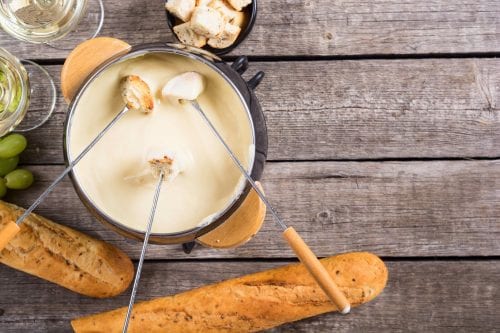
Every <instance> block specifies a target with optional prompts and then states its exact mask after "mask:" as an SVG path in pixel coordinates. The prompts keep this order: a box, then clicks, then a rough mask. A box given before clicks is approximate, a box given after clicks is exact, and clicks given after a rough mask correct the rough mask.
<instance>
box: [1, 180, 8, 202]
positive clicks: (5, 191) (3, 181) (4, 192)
mask: <svg viewBox="0 0 500 333" xmlns="http://www.w3.org/2000/svg"><path fill="white" fill-rule="evenodd" d="M6 194H7V186H5V179H3V178H0V198H3V197H4V196H5V195H6Z"/></svg>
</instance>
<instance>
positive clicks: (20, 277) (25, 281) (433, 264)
mask: <svg viewBox="0 0 500 333" xmlns="http://www.w3.org/2000/svg"><path fill="white" fill-rule="evenodd" d="M285 264H286V263H285V262H272V261H268V262H244V261H237V262H218V261H214V262H146V263H145V266H144V272H143V275H142V278H141V285H140V287H139V291H138V299H139V300H146V299H150V298H154V297H160V296H165V295H170V294H174V293H178V292H181V291H186V290H189V289H192V288H196V287H199V286H202V285H205V284H209V283H214V282H217V281H221V280H224V279H229V278H233V277H238V276H241V275H244V274H249V273H254V272H258V271H261V270H265V269H269V268H273V267H277V266H280V265H285ZM386 264H387V266H388V269H389V282H388V284H387V287H386V288H385V290H384V292H383V293H382V294H381V295H380V296H379V297H378V298H377V299H375V300H374V301H372V302H370V303H369V304H366V305H363V306H361V307H359V308H356V309H354V310H353V311H352V312H351V314H349V315H347V316H342V315H339V314H326V315H323V316H319V317H315V318H311V319H308V320H305V321H301V322H297V323H293V324H289V325H286V326H282V327H280V328H276V329H273V330H270V331H269V332H275V333H278V332H304V333H305V332H409V331H411V332H417V331H418V332H453V333H455V332H464V333H465V332H467V333H468V332H478V331H480V332H495V331H496V330H497V329H498V327H499V326H500V317H499V316H498V311H499V305H498V297H500V288H499V284H498V276H499V275H500V265H499V264H498V261H479V262H474V261H468V260H463V261H423V262H419V261H417V262H406V261H402V262H390V261H389V262H386ZM0 284H1V285H2V297H1V298H0V309H1V310H0V314H1V315H0V331H2V332H3V333H11V332H12V333H13V332H16V333H23V332H30V333H31V332H49V331H50V332H53V333H59V332H68V331H70V326H69V321H70V319H72V318H74V317H78V316H82V315H89V314H93V313H96V312H101V311H106V310H110V309H114V308H117V307H121V306H124V305H126V304H127V303H128V297H129V293H130V291H128V292H127V293H126V294H124V295H121V296H119V297H116V298H114V299H104V300H94V299H89V298H84V297H81V296H78V295H76V294H73V293H70V292H68V291H66V290H64V289H62V288H60V287H57V286H55V285H52V284H49V283H47V282H44V281H41V280H38V279H35V278H33V277H30V276H26V275H24V274H22V273H20V272H16V271H14V270H11V269H9V268H7V267H4V266H0Z"/></svg>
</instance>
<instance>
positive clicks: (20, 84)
mask: <svg viewBox="0 0 500 333" xmlns="http://www.w3.org/2000/svg"><path fill="white" fill-rule="evenodd" d="M56 97H57V93H56V86H55V84H54V82H53V80H52V78H51V76H50V75H49V73H48V72H47V71H46V70H45V69H44V68H43V67H41V66H40V65H38V64H36V63H34V62H32V61H29V60H19V59H18V58H16V57H15V56H13V55H12V54H10V53H9V52H7V50H5V49H3V48H0V136H4V135H5V134H7V133H9V132H11V131H13V130H15V131H16V132H26V131H30V130H33V129H35V128H37V127H39V126H41V125H43V124H44V123H45V122H46V121H47V120H48V119H49V118H50V115H51V114H52V112H53V111H54V108H55V105H56Z"/></svg>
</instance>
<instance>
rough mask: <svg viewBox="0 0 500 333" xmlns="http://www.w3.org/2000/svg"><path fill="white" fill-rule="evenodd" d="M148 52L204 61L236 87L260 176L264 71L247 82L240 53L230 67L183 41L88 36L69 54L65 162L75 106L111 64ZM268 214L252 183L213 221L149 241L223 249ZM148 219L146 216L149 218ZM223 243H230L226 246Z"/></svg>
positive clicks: (102, 217) (110, 222) (129, 232)
mask: <svg viewBox="0 0 500 333" xmlns="http://www.w3.org/2000/svg"><path fill="white" fill-rule="evenodd" d="M149 54H170V55H176V56H181V57H186V58H189V59H191V60H195V61H196V62H200V63H202V64H204V65H206V66H208V67H210V68H211V69H212V70H214V71H215V72H216V73H217V74H218V75H219V76H220V77H221V78H223V79H224V80H225V82H226V83H227V84H228V85H229V86H230V87H231V88H232V89H233V90H234V92H235V93H236V94H237V96H238V97H239V102H240V103H241V104H242V106H243V109H244V110H245V112H246V113H247V118H248V122H249V125H250V127H251V129H252V132H253V133H252V134H253V147H254V149H255V151H254V152H253V153H254V156H255V157H254V159H253V161H252V160H250V167H249V170H251V176H252V178H253V179H255V180H260V178H261V176H262V172H263V169H264V164H265V161H266V156H267V145H268V142H267V129H266V124H265V119H264V115H263V113H262V109H261V106H260V104H259V101H258V100H257V97H256V96H255V93H254V90H255V88H256V87H257V86H258V85H259V83H260V82H261V80H262V79H263V77H264V73H263V72H258V73H257V74H255V75H254V76H253V77H252V78H251V79H250V80H248V81H245V80H244V79H243V78H242V74H243V73H244V72H245V71H246V70H247V68H248V59H247V57H244V56H242V57H238V58H237V59H236V60H235V61H234V62H233V63H232V65H228V64H226V63H225V62H223V61H222V60H221V59H220V58H218V57H217V56H215V55H213V54H211V53H208V52H207V51H205V50H200V49H197V48H192V47H188V46H185V45H180V44H167V43H155V44H144V45H139V46H133V47H131V46H129V45H128V44H126V43H124V42H122V41H120V40H116V39H113V38H107V37H101V38H97V39H94V40H90V41H87V42H85V43H83V44H81V45H80V46H78V47H77V48H76V49H75V50H74V51H73V52H72V53H71V55H70V56H69V57H68V59H67V61H66V63H65V65H64V67H63V70H62V73H61V85H62V90H63V95H65V97H66V100H67V101H68V102H69V103H70V105H69V109H68V113H67V118H66V122H65V125H64V157H65V161H66V164H69V162H70V160H69V156H70V153H69V149H70V142H69V141H70V138H71V135H70V133H71V130H72V123H73V116H74V113H75V109H76V107H77V106H78V103H79V102H80V99H81V97H82V95H83V94H84V92H85V91H86V89H87V88H88V87H89V85H90V83H91V82H93V81H94V80H95V79H96V78H98V77H99V75H101V74H102V73H103V72H104V71H105V70H106V69H108V68H109V67H110V66H112V65H113V64H116V63H119V62H122V61H126V60H128V59H133V58H136V57H140V56H143V55H149ZM118 111H119V110H117V112H118ZM96 112H97V110H96ZM70 176H71V181H72V183H73V185H74V187H75V189H76V192H77V194H78V196H79V197H80V199H81V201H82V202H83V203H84V205H85V206H86V207H87V209H88V210H89V211H90V212H91V213H92V215H93V216H94V217H96V218H97V219H98V220H99V221H100V222H102V223H104V224H105V225H107V226H109V227H111V228H112V229H113V230H115V231H116V232H118V233H120V234H122V235H124V236H126V237H129V238H134V239H138V240H141V239H143V238H144V232H141V231H137V230H134V229H131V228H129V227H127V226H125V225H124V224H122V223H120V221H116V220H114V219H112V218H111V217H110V216H108V215H107V214H106V213H105V212H104V211H102V210H101V209H100V208H99V207H98V206H97V205H96V204H95V203H94V201H93V200H92V197H90V196H89V195H88V194H87V193H85V191H84V190H83V188H82V186H81V184H80V183H79V181H78V178H77V177H76V176H75V174H74V173H73V172H72V173H71V174H70ZM110 190H113V189H110ZM131 204H133V203H131ZM264 216H265V207H264V206H263V205H262V203H261V202H260V199H258V197H257V196H256V195H255V192H254V191H253V190H251V187H250V186H249V184H246V185H245V186H244V188H243V189H242V190H241V192H240V193H239V194H238V195H237V196H236V197H235V198H234V199H233V201H232V202H231V204H230V205H229V206H228V208H226V209H225V210H223V211H220V212H217V213H216V214H215V216H214V218H213V219H211V221H210V222H208V223H205V224H203V225H200V226H197V227H195V228H192V229H189V230H184V231H180V232H176V233H152V234H151V238H150V241H151V242H152V243H157V244H173V243H188V242H192V241H194V240H198V241H199V242H200V243H202V244H204V245H208V246H211V245H213V247H218V246H217V244H218V243H220V247H231V246H236V245H239V244H241V243H243V242H245V241H247V240H248V239H250V238H251V236H253V235H254V234H255V233H256V232H257V231H258V229H259V228H260V226H261V225H262V221H263V219H264ZM144 218H145V219H146V218H147V216H145V217H144ZM252 226H253V227H252ZM214 229H215V230H214ZM239 230H241V231H242V233H243V234H241V235H239V236H238V237H236V239H237V240H235V241H234V242H233V243H232V244H229V243H227V242H224V239H223V238H225V237H229V236H230V235H229V234H230V233H232V234H235V233H236V234H238V233H239ZM245 233H246V234H245ZM232 236H234V235H232ZM232 236H231V237H232ZM231 237H229V238H231ZM223 244H228V245H227V246H224V245H223Z"/></svg>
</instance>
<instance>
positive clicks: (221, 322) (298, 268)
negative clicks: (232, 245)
mask: <svg viewBox="0 0 500 333" xmlns="http://www.w3.org/2000/svg"><path fill="white" fill-rule="evenodd" d="M321 262H322V263H323V264H324V265H325V267H326V268H327V270H328V272H329V273H330V274H331V276H332V278H333V279H334V280H335V282H336V283H337V285H338V286H339V287H340V289H341V290H342V291H343V292H344V293H345V294H346V296H347V298H348V300H349V302H350V303H351V306H353V307H355V306H358V305H360V304H362V303H366V302H368V301H370V300H372V299H374V298H375V297H376V296H377V295H378V294H380V293H381V292H382V290H383V289H384V287H385V285H386V283H387V275H388V274H387V268H386V267H385V265H384V263H383V262H382V260H380V259H379V258H378V257H377V256H375V255H373V254H371V253H366V252H361V253H348V254H343V255H338V256H335V257H330V258H326V259H323V260H321ZM330 311H337V309H336V308H335V305H333V303H331V302H330V301H329V300H328V298H327V297H326V295H325V294H324V293H323V291H322V290H321V289H320V288H319V286H318V285H317V284H316V282H315V281H314V280H313V279H312V277H311V276H310V275H309V273H308V272H307V271H306V269H305V268H304V266H303V265H301V264H296V265H290V266H285V267H281V268H276V269H272V270H269V271H264V272H260V273H256V274H251V275H247V276H243V277H240V278H237V279H232V280H227V281H224V282H220V283H217V284H213V285H209V286H204V287H201V288H198V289H194V290H191V291H188V292H184V293H181V294H177V295H174V296H168V297H163V298H158V299H154V300H151V301H147V302H142V303H138V304H136V305H135V306H134V310H133V313H132V320H131V322H130V326H129V330H128V332H129V333H133V332H203V333H205V332H238V333H243V332H256V331H260V330H264V329H268V328H271V327H275V326H278V325H281V324H284V323H287V322H293V321H296V320H300V319H303V318H307V317H312V316H316V315H319V314H322V313H326V312H330ZM125 313H126V308H120V309H117V310H114V311H110V312H105V313H101V314H96V315H93V316H89V317H84V318H80V319H75V320H73V321H72V322H71V325H72V326H73V329H74V330H75V332H77V333H90V332H92V333H97V332H106V333H113V332H121V330H122V326H123V320H124V318H125Z"/></svg>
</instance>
